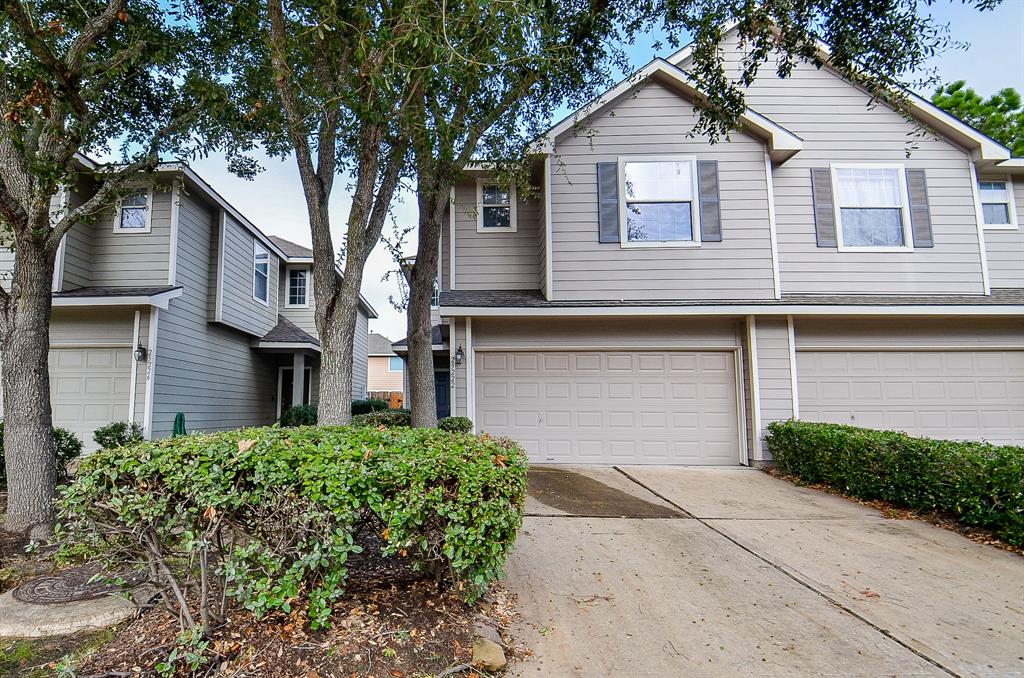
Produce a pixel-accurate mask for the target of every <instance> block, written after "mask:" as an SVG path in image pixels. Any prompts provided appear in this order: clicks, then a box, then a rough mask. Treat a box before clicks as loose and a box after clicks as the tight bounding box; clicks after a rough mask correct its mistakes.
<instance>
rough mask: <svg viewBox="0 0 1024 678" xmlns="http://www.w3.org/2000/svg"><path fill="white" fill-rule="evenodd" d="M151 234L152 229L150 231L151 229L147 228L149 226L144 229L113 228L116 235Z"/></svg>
mask: <svg viewBox="0 0 1024 678" xmlns="http://www.w3.org/2000/svg"><path fill="white" fill-rule="evenodd" d="M152 232H153V229H152V227H149V226H147V227H146V228H117V227H116V226H115V227H114V233H117V234H121V233H128V234H134V235H143V234H146V233H152Z"/></svg>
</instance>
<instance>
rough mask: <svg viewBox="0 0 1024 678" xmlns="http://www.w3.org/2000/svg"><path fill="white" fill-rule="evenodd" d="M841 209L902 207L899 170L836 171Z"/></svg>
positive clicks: (850, 169) (858, 169) (865, 169)
mask: <svg viewBox="0 0 1024 678" xmlns="http://www.w3.org/2000/svg"><path fill="white" fill-rule="evenodd" d="M836 180H837V183H838V186H837V190H836V193H837V198H838V200H839V205H840V207H901V206H902V205H903V198H902V196H901V194H900V177H899V170H897V169H895V168H841V169H837V170H836Z"/></svg>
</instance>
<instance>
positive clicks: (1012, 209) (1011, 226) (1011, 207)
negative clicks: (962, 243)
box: [978, 174, 1019, 231]
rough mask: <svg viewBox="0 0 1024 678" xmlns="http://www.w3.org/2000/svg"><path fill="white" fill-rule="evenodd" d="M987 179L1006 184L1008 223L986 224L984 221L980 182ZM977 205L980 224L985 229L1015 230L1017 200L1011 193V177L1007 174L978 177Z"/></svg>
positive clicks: (987, 180) (1016, 224) (983, 203)
mask: <svg viewBox="0 0 1024 678" xmlns="http://www.w3.org/2000/svg"><path fill="white" fill-rule="evenodd" d="M989 181H1002V182H1003V183H1005V184H1006V200H1007V205H1006V208H1007V210H1006V211H1007V212H1008V213H1009V215H1010V223H1008V224H986V223H985V208H984V205H985V201H984V200H983V199H982V197H981V184H982V183H984V182H989ZM978 205H979V206H980V207H981V214H979V215H978V218H979V219H981V225H982V226H983V227H984V228H985V229H986V230H991V231H1016V230H1017V227H1018V226H1019V224H1018V223H1017V200H1016V198H1014V195H1013V177H1012V176H1010V175H1009V174H1006V175H997V176H992V175H989V176H986V177H985V178H984V179H982V178H981V177H978Z"/></svg>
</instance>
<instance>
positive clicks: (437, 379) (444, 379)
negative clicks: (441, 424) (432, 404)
mask: <svg viewBox="0 0 1024 678" xmlns="http://www.w3.org/2000/svg"><path fill="white" fill-rule="evenodd" d="M450 398H451V386H450V385H449V384H448V373H447V372H434V399H435V400H436V401H437V418H438V419H443V418H445V417H447V416H450V415H451V412H452V408H451V402H450Z"/></svg>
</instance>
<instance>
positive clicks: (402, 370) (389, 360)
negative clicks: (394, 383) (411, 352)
mask: <svg viewBox="0 0 1024 678" xmlns="http://www.w3.org/2000/svg"><path fill="white" fill-rule="evenodd" d="M392 358H398V359H399V360H402V356H400V355H389V356H388V372H391V373H392V374H395V373H397V372H404V371H405V361H404V360H402V368H401V369H398V370H393V369H391V360H392Z"/></svg>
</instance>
